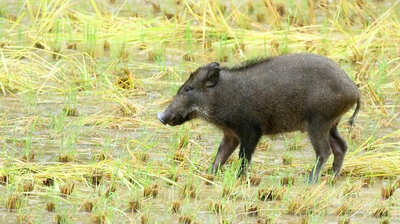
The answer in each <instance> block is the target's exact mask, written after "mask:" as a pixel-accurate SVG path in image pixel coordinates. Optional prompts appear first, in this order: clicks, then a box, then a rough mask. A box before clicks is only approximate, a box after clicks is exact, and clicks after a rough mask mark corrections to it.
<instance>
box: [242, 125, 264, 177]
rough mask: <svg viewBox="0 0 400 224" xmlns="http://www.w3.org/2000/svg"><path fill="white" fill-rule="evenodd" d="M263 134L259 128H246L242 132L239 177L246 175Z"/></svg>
mask: <svg viewBox="0 0 400 224" xmlns="http://www.w3.org/2000/svg"><path fill="white" fill-rule="evenodd" d="M261 135H262V132H261V130H260V129H258V128H253V127H246V128H243V129H242V130H241V134H240V135H239V136H240V151H239V158H240V159H241V160H242V162H241V165H240V170H239V173H238V177H240V176H242V175H243V174H245V173H246V170H247V166H248V164H250V161H251V157H252V155H253V153H254V150H255V149H256V146H257V143H258V141H259V140H260V138H261Z"/></svg>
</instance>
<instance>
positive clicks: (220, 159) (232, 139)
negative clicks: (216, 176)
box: [212, 131, 239, 173]
mask: <svg viewBox="0 0 400 224" xmlns="http://www.w3.org/2000/svg"><path fill="white" fill-rule="evenodd" d="M238 145H239V139H238V138H237V137H236V136H235V135H233V134H231V133H230V132H227V131H225V132H224V138H223V139H222V142H221V144H220V145H219V148H218V152H217V156H216V157H215V160H214V163H213V166H212V172H213V173H217V171H218V169H219V168H220V167H221V166H222V165H224V163H225V162H226V160H227V159H228V158H229V156H230V155H231V154H232V153H233V151H235V149H236V147H237V146H238Z"/></svg>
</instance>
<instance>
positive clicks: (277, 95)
mask: <svg viewBox="0 0 400 224" xmlns="http://www.w3.org/2000/svg"><path fill="white" fill-rule="evenodd" d="M354 104H357V107H356V109H355V111H354V114H353V115H352V117H351V118H350V121H349V122H350V124H352V123H353V122H354V118H355V116H356V115H357V113H358V111H359V108H360V93H359V91H358V88H357V87H356V85H355V84H354V82H353V81H352V80H351V79H350V78H349V77H348V76H347V74H346V73H345V72H344V71H343V70H342V69H340V68H339V67H338V65H336V64H335V63H334V62H333V61H331V60H330V59H328V58H326V57H323V56H319V55H314V54H291V55H284V56H277V57H271V58H267V59H262V60H256V61H252V62H248V63H245V64H244V65H240V66H236V67H233V68H226V67H221V66H220V65H219V64H218V63H217V62H213V63H210V64H208V65H205V66H203V67H200V68H198V69H197V70H196V71H195V72H193V73H192V74H191V75H190V77H189V79H188V80H187V81H186V82H185V83H184V84H183V85H182V86H181V87H180V88H179V90H178V93H177V94H176V96H175V97H174V98H173V100H172V102H171V103H170V104H169V106H168V107H167V109H166V110H165V111H164V112H160V113H158V119H159V120H160V121H161V122H162V123H163V124H169V125H172V126H175V125H180V124H182V123H184V122H186V121H188V120H191V119H193V118H202V119H204V120H206V121H209V122H211V123H213V124H215V125H216V126H217V127H219V128H220V129H221V130H222V131H223V133H224V137H223V139H222V142H221V144H220V146H219V149H218V153H217V156H216V158H215V161H214V163H213V166H212V169H213V171H214V172H215V171H217V170H218V168H219V167H220V166H222V165H223V164H224V163H225V162H226V160H227V159H228V157H229V156H230V155H231V154H232V152H233V151H234V150H235V148H236V147H237V146H238V145H239V143H240V151H239V157H240V158H241V159H242V166H241V169H240V172H239V175H240V174H243V173H244V171H245V169H246V167H247V163H249V162H250V160H251V157H252V154H253V152H254V149H255V148H256V145H257V143H258V141H259V139H260V137H261V136H262V135H271V134H278V133H283V132H291V131H307V133H308V136H309V138H310V140H311V143H312V145H313V148H314V150H315V153H316V159H317V162H316V165H315V166H314V168H313V170H312V171H311V174H310V176H309V182H311V183H312V182H316V181H317V180H318V176H319V173H320V170H321V168H322V166H323V165H324V163H325V162H326V161H327V160H328V158H329V156H330V154H331V151H332V152H333V155H334V161H333V171H334V173H335V174H336V175H338V174H339V173H340V170H341V167H342V163H343V159H344V156H345V154H346V151H347V145H346V142H345V141H344V140H343V138H342V137H341V136H340V135H339V132H338V129H337V125H338V123H339V121H340V118H341V117H342V115H343V114H344V113H345V112H347V111H348V110H350V109H351V108H352V106H353V105H354Z"/></svg>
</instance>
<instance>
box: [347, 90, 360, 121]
mask: <svg viewBox="0 0 400 224" xmlns="http://www.w3.org/2000/svg"><path fill="white" fill-rule="evenodd" d="M359 110H360V97H358V99H357V106H356V109H355V110H354V113H353V115H352V116H351V117H350V119H349V124H350V127H352V126H353V124H354V120H355V118H356V116H357V114H358V111H359Z"/></svg>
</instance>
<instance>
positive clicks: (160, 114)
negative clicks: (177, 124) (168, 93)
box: [157, 112, 167, 124]
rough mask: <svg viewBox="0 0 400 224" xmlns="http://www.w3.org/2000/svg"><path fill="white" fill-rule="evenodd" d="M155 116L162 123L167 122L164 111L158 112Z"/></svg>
mask: <svg viewBox="0 0 400 224" xmlns="http://www.w3.org/2000/svg"><path fill="white" fill-rule="evenodd" d="M157 118H158V120H160V122H161V123H162V124H167V122H166V113H165V112H158V114H157Z"/></svg>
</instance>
